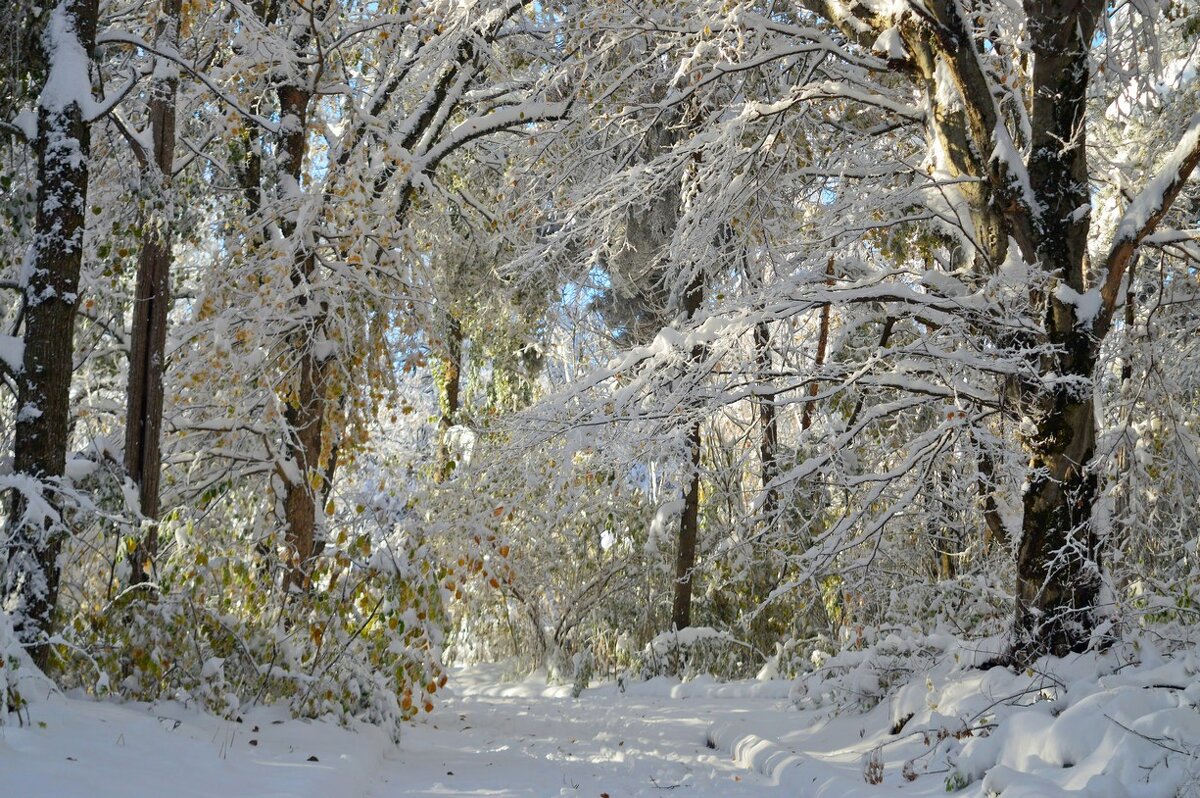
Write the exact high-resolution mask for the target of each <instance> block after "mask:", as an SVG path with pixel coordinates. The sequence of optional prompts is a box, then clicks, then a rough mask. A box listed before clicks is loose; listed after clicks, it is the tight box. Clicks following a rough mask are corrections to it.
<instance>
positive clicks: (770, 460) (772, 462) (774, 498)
mask: <svg viewBox="0 0 1200 798" xmlns="http://www.w3.org/2000/svg"><path fill="white" fill-rule="evenodd" d="M754 351H755V356H756V357H757V359H758V371H759V374H761V375H762V378H763V381H764V382H765V383H767V384H768V385H769V384H770V376H769V375H770V373H771V367H772V364H771V325H770V324H769V323H768V322H765V321H760V322H759V323H758V324H756V325H754ZM776 415H777V413H776V409H775V394H774V393H764V394H763V395H762V396H760V397H759V399H758V427H759V442H758V455H759V463H760V468H761V471H760V475H761V479H762V486H763V490H764V491H765V492H766V496H764V497H763V503H762V512H761V513H760V516H761V517H762V520H763V521H764V522H765V523H767V524H770V523H772V522H773V521H774V519H775V515H776V513H777V512H778V510H779V492H778V490H777V489H776V488H775V487H774V486H773V485H772V484H771V483H772V482H774V481H775V478H776V477H778V476H779V425H778V423H777V422H776Z"/></svg>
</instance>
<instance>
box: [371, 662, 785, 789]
mask: <svg viewBox="0 0 1200 798" xmlns="http://www.w3.org/2000/svg"><path fill="white" fill-rule="evenodd" d="M452 684H453V683H452ZM638 687H642V685H638ZM664 687H665V685H664ZM455 693H456V694H455V695H454V696H453V697H451V698H450V699H449V700H447V701H445V702H444V704H443V705H442V706H440V707H439V708H438V709H437V710H436V711H435V712H434V714H433V715H431V716H430V717H429V718H428V719H427V721H426V722H424V723H420V724H416V725H414V726H412V727H409V728H408V729H406V731H405V736H404V737H403V738H402V739H401V742H400V746H399V748H398V749H396V750H395V751H393V752H391V753H389V754H388V755H387V758H386V759H387V761H386V762H385V764H384V766H383V771H382V779H383V780H382V782H380V783H378V784H376V786H375V787H374V789H373V790H372V791H371V792H370V796H371V798H399V796H416V795H422V796H479V795H488V796H502V797H503V798H547V797H548V796H589V797H590V798H602V797H603V796H605V795H608V796H611V798H617V796H643V795H644V796H650V795H655V796H661V795H664V794H670V793H672V792H674V791H675V790H676V789H677V788H684V789H682V790H680V793H686V794H688V795H693V796H694V795H720V796H731V798H736V796H742V795H763V794H766V793H771V792H774V791H775V790H776V789H777V788H778V786H779V785H778V784H776V783H773V781H772V780H771V779H768V778H766V777H764V776H762V775H760V774H758V773H755V772H753V771H750V770H747V769H745V768H743V767H741V766H739V765H738V763H736V762H734V761H733V760H732V759H731V758H730V756H729V754H728V752H726V751H723V750H715V749H712V748H710V747H709V746H708V745H707V733H708V730H709V728H710V726H711V725H712V723H713V722H714V721H720V720H723V719H728V718H730V717H736V716H737V715H741V714H746V713H751V712H753V711H754V710H755V709H756V708H759V709H762V708H766V707H767V706H770V707H772V708H778V707H779V704H780V701H779V700H778V699H763V698H740V699H739V700H737V701H732V700H729V699H719V698H717V699H714V698H711V697H706V698H700V697H696V698H695V699H690V698H687V697H680V696H679V695H678V694H677V693H676V694H675V695H672V694H671V691H670V690H669V689H664V690H657V691H656V690H645V689H639V690H638V691H637V693H636V694H634V693H633V692H632V691H631V692H629V693H625V692H619V691H617V690H616V689H615V688H613V687H612V686H611V685H608V686H605V687H604V688H601V689H599V690H594V691H584V692H583V694H582V695H581V696H580V697H579V698H572V697H571V696H570V695H569V688H546V687H545V686H544V685H542V686H539V685H538V684H537V682H536V681H534V680H530V681H527V682H524V683H521V684H516V685H505V686H502V687H500V686H492V687H488V686H485V685H483V684H467V685H463V684H459V685H457V689H456V690H455Z"/></svg>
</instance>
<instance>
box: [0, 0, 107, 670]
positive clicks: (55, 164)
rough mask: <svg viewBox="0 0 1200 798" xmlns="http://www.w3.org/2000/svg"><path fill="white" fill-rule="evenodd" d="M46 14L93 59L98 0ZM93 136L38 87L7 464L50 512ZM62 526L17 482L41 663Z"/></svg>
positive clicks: (9, 567)
mask: <svg viewBox="0 0 1200 798" xmlns="http://www.w3.org/2000/svg"><path fill="white" fill-rule="evenodd" d="M49 14H50V15H52V16H57V15H60V14H61V15H62V19H61V20H58V21H59V22H61V23H64V24H62V25H60V26H59V27H60V31H59V33H60V35H62V34H63V32H64V31H65V32H67V35H70V32H73V33H74V35H75V36H76V37H77V38H78V40H79V44H80V46H81V47H82V48H83V51H84V53H85V54H86V56H87V58H88V60H89V62H90V61H91V58H92V56H93V53H94V51H95V42H96V16H97V2H96V0H66V1H65V2H63V3H60V4H59V5H58V6H57V7H56V8H55V9H53V10H52V11H50V12H49ZM43 35H44V36H46V35H47V34H43ZM43 46H44V47H45V48H46V52H45V53H44V58H45V63H46V64H47V65H50V64H51V63H52V60H53V56H54V53H53V52H51V50H52V49H53V47H54V46H55V45H54V43H53V42H51V41H49V40H48V39H46V40H44V42H43ZM79 90H80V91H86V90H87V89H86V87H81V88H80V89H79ZM90 143H91V142H90V130H89V125H88V120H87V119H86V118H85V116H84V111H83V109H82V108H81V107H80V105H79V103H78V102H77V101H75V100H74V99H69V98H65V97H46V96H44V95H43V97H42V98H41V101H40V103H39V108H38V135H37V137H36V138H35V140H34V141H33V149H34V152H35V154H36V158H37V174H38V191H37V203H38V206H37V222H36V225H37V226H36V238H35V240H34V243H33V247H32V251H31V253H30V258H31V261H32V262H31V267H32V268H30V269H28V271H27V276H26V278H25V280H24V285H23V286H22V287H23V289H24V316H25V331H24V343H25V351H24V355H23V358H22V369H21V372H20V373H19V374H18V375H17V416H16V428H15V431H14V436H13V449H14V452H13V471H14V473H15V474H17V475H18V476H22V477H28V478H30V480H32V481H35V482H36V483H41V486H42V487H41V488H38V487H34V486H33V485H31V486H30V487H29V488H28V490H29V491H30V492H36V491H38V490H45V488H46V487H47V486H49V487H50V495H49V496H48V497H47V498H48V504H49V506H50V508H51V510H52V512H53V513H55V514H57V513H58V511H59V510H60V509H61V507H60V503H59V501H58V500H57V499H56V498H55V497H54V496H53V491H54V487H53V483H55V482H57V481H58V480H59V479H61V477H62V475H63V469H64V467H65V465H66V454H67V444H68V433H69V422H70V391H71V371H72V364H73V357H74V338H75V336H74V332H75V311H76V308H77V306H78V302H79V296H78V291H79V272H80V267H81V263H82V258H83V237H84V213H85V208H86V205H87V190H88V154H89V150H90ZM65 535H66V530H65V528H64V527H63V525H62V520H61V518H59V517H42V514H41V513H39V512H38V510H37V504H36V503H31V502H30V493H26V492H25V491H24V490H18V491H14V492H13V494H12V499H11V504H10V508H9V543H8V551H7V564H6V568H5V580H4V590H5V593H6V594H10V595H11V594H12V593H18V594H19V596H20V609H19V611H18V613H17V632H18V635H19V636H20V638H21V640H22V641H23V642H24V643H25V644H26V645H27V646H28V647H29V649H30V653H31V655H32V656H33V659H34V662H35V663H37V664H38V665H39V666H42V667H44V666H45V665H46V664H47V660H48V657H49V646H48V645H47V643H46V639H47V637H48V636H49V634H50V633H51V631H52V627H53V622H54V612H55V609H56V608H57V606H58V592H59V591H58V588H59V564H58V557H59V553H60V552H61V550H62V544H63V538H64V536H65Z"/></svg>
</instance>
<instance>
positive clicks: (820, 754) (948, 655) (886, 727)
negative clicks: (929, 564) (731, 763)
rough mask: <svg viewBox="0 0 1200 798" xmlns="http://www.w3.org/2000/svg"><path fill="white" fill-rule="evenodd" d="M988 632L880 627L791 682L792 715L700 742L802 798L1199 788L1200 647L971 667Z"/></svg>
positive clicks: (728, 726)
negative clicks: (892, 632) (916, 633)
mask: <svg viewBox="0 0 1200 798" xmlns="http://www.w3.org/2000/svg"><path fill="white" fill-rule="evenodd" d="M998 648H999V642H998V641H984V643H982V644H980V643H963V642H962V641H959V640H956V639H954V638H952V637H948V636H930V637H924V638H917V639H902V638H900V637H896V636H893V637H888V638H886V639H884V640H883V641H881V642H880V643H879V644H877V645H876V646H874V647H872V648H871V649H868V650H864V651H852V652H843V653H842V654H839V655H837V656H834V657H831V658H829V659H827V660H825V661H823V662H821V663H820V664H819V667H818V668H817V669H816V670H815V671H814V672H813V673H811V674H809V675H807V676H806V677H804V678H802V679H799V680H797V681H796V682H795V683H794V686H793V692H792V702H793V704H794V707H795V710H796V712H795V713H793V714H790V715H789V714H786V713H779V714H768V715H764V716H762V717H760V718H757V719H755V720H754V721H753V722H748V721H746V720H744V719H740V718H739V719H737V720H735V721H733V722H720V721H718V722H717V723H715V724H714V725H713V727H712V729H710V732H709V736H710V742H711V743H712V744H714V745H716V746H718V747H721V748H724V749H726V750H728V751H729V752H730V753H731V754H732V755H733V756H734V757H735V758H737V759H739V760H741V761H743V762H744V764H746V765H747V766H749V767H753V768H755V769H757V770H760V771H762V772H764V773H769V774H770V775H772V776H774V777H776V778H779V779H781V780H784V781H787V782H789V783H794V784H797V785H801V786H802V790H803V792H802V794H804V795H810V794H811V795H829V796H844V795H857V794H863V795H867V794H874V793H875V792H877V791H878V790H879V789H884V790H885V791H887V790H888V789H889V788H891V789H895V788H903V789H904V791H905V792H906V793H908V794H914V793H917V794H925V793H928V794H936V793H942V792H947V791H948V792H958V791H960V790H962V791H963V792H962V794H964V795H970V796H1008V797H1009V798H1016V797H1017V796H1061V795H1070V794H1076V795H1080V794H1082V795H1089V796H1111V797H1112V798H1118V797H1119V796H1132V795H1138V796H1164V798H1169V797H1171V796H1191V795H1200V759H1198V754H1200V709H1198V706H1197V704H1198V702H1200V683H1197V680H1196V673H1197V671H1200V648H1185V649H1181V650H1177V651H1175V652H1174V653H1173V654H1171V655H1167V654H1164V653H1161V652H1160V651H1159V650H1157V649H1156V648H1155V646H1154V645H1152V644H1150V643H1149V642H1147V641H1146V640H1144V639H1143V640H1138V641H1135V642H1132V643H1126V644H1121V645H1118V646H1116V647H1114V648H1112V649H1111V650H1109V651H1107V652H1104V653H1087V654H1081V655H1076V656H1071V657H1067V658H1062V659H1058V658H1046V659H1043V660H1042V661H1040V662H1039V663H1038V664H1037V666H1035V667H1032V668H1029V669H1026V670H1023V671H1019V672H1013V671H1012V670H1011V669H1007V668H1002V667H994V668H990V669H987V670H981V669H979V667H978V666H979V665H981V664H984V663H985V662H986V661H987V660H988V659H990V658H992V657H993V656H994V655H995V652H996V651H997V650H998Z"/></svg>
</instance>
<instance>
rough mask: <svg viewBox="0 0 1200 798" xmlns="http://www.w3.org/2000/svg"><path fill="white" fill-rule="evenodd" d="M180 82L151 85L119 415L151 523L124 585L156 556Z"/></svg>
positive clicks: (142, 576) (167, 41)
mask: <svg viewBox="0 0 1200 798" xmlns="http://www.w3.org/2000/svg"><path fill="white" fill-rule="evenodd" d="M180 2H181V0H163V4H162V19H161V21H160V27H159V36H158V40H159V41H160V42H162V43H163V44H164V45H165V46H166V47H167V48H170V49H174V48H175V47H176V42H177V40H178V31H179V22H180ZM178 83H179V81H178V79H177V78H176V77H175V73H174V71H173V70H169V69H168V70H165V71H164V74H163V76H162V77H158V78H156V79H155V81H154V83H153V84H152V86H151V98H150V129H151V136H152V142H153V148H154V151H153V153H151V155H152V157H153V169H154V170H155V171H156V172H157V175H155V177H157V179H158V181H160V182H159V185H158V188H159V196H158V197H156V198H155V199H154V202H153V205H152V210H151V212H150V213H148V214H147V217H146V220H145V233H144V236H145V237H144V243H143V244H142V251H141V254H140V256H139V258H138V273H137V288H136V294H135V297H134V304H133V331H132V333H133V334H132V337H131V341H130V352H129V382H128V391H127V396H128V403H127V406H126V411H125V470H126V473H128V475H129V477H130V478H131V479H132V480H133V481H134V483H135V484H136V485H137V486H138V500H139V503H140V509H141V513H142V515H143V516H144V517H145V518H146V519H147V520H149V521H150V522H151V525H150V526H149V528H148V529H147V530H146V533H145V536H144V537H143V538H141V539H140V540H139V541H138V545H137V547H136V548H135V549H134V551H133V553H132V555H131V556H130V566H131V574H130V582H131V583H132V584H135V585H136V584H140V583H142V582H145V581H146V580H147V579H148V578H149V573H148V569H149V568H150V567H151V566H152V564H153V562H154V559H155V557H157V556H158V525H157V523H155V522H156V521H157V520H158V516H159V480H160V477H161V474H162V455H161V442H162V415H163V371H164V369H165V367H166V363H165V360H166V345H167V311H168V310H169V309H170V303H171V264H172V253H171V239H172V229H171V226H172V221H173V216H174V203H173V200H172V193H171V178H172V174H171V173H172V170H173V169H174V163H175V94H176V89H177V87H178Z"/></svg>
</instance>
